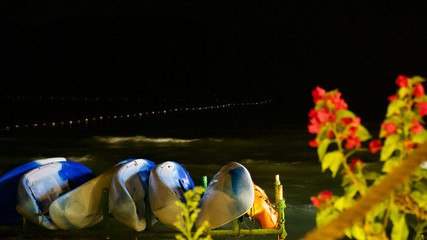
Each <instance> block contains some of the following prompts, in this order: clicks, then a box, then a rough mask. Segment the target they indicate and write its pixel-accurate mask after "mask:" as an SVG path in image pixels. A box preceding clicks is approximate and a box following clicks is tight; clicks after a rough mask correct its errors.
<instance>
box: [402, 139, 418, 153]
mask: <svg viewBox="0 0 427 240" xmlns="http://www.w3.org/2000/svg"><path fill="white" fill-rule="evenodd" d="M404 144H405V146H406V151H408V152H409V151H411V149H412V148H414V147H416V146H418V145H419V144H418V143H414V142H412V139H410V138H407V139H405V142H404Z"/></svg>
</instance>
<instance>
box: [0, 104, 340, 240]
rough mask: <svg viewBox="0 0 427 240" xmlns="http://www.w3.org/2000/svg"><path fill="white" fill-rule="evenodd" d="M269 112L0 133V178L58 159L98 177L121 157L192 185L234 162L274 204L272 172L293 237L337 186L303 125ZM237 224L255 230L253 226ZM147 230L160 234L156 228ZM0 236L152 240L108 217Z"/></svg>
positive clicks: (6, 229)
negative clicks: (314, 200)
mask: <svg viewBox="0 0 427 240" xmlns="http://www.w3.org/2000/svg"><path fill="white" fill-rule="evenodd" d="M272 110H274V111H276V109H269V108H265V107H264V108H251V109H245V110H241V111H238V112H236V110H233V111H232V110H221V111H220V110H218V111H212V112H198V113H183V114H182V113H181V114H175V115H173V114H172V115H159V116H153V117H151V118H145V119H136V120H126V119H121V120H105V121H103V122H102V124H100V125H94V126H89V127H85V128H77V129H76V128H74V129H70V128H60V127H56V128H37V129H31V128H29V129H20V130H17V131H9V132H1V133H0V154H1V158H0V173H1V171H5V170H8V169H12V168H13V167H16V166H17V165H19V164H22V163H25V162H28V161H31V160H34V159H40V158H46V157H66V158H67V159H68V160H69V161H75V162H80V163H82V164H84V165H86V166H87V167H89V168H90V169H92V170H93V171H94V172H95V173H96V174H100V173H102V172H103V171H105V170H106V169H108V168H109V167H111V166H112V165H114V164H115V163H117V162H119V161H121V160H124V159H128V158H145V159H149V160H151V161H153V162H155V163H156V164H159V163H161V162H164V161H175V162H178V163H180V164H181V165H183V166H184V167H185V168H186V169H187V170H188V171H189V173H190V175H191V177H192V178H193V180H194V182H195V184H196V185H201V184H202V176H204V175H206V176H208V180H209V179H212V177H213V176H214V175H215V174H216V173H217V171H218V170H219V169H220V168H221V167H222V166H223V165H225V164H227V163H228V162H231V161H236V162H240V163H241V164H243V165H244V166H245V167H246V168H247V169H248V170H249V172H250V173H251V176H252V179H253V181H254V182H255V184H257V185H259V186H260V187H261V188H263V189H264V190H265V192H266V193H267V195H268V196H269V197H270V200H272V199H274V175H275V174H280V177H281V182H282V184H283V186H284V197H285V200H286V204H287V208H286V212H285V214H286V229H287V232H288V238H287V239H291V240H292V239H298V238H299V237H301V236H303V235H304V234H305V233H306V232H307V231H309V230H310V229H312V228H314V227H315V208H314V207H313V206H312V205H311V202H310V196H313V195H317V194H318V193H319V192H321V191H323V190H325V189H328V190H331V191H332V192H334V193H335V192H337V193H339V191H340V188H339V185H340V183H339V181H338V180H336V179H331V178H330V177H329V175H328V174H322V173H321V169H320V164H319V163H318V161H317V156H316V152H315V149H312V148H309V147H308V145H307V141H308V140H309V139H310V138H311V136H310V135H308V134H307V133H306V127H305V124H302V125H297V124H295V125H286V124H283V122H282V121H283V119H281V118H279V117H278V116H276V115H274V114H273V112H272ZM273 202H274V201H273ZM107 215H108V214H107ZM245 224H246V225H248V226H255V227H258V225H257V224H256V223H253V222H247V223H245ZM225 227H228V226H225ZM243 227H244V226H242V228H243ZM153 228H154V229H155V230H167V229H164V226H162V224H160V223H157V224H155V225H154V226H153ZM0 233H1V235H3V236H6V238H7V239H27V238H32V239H49V240H53V239H62V240H64V239H79V240H83V239H107V238H109V239H135V237H137V238H138V239H156V238H155V237H153V236H151V237H142V236H140V235H138V234H136V233H135V232H134V231H132V230H131V229H129V228H127V227H126V226H124V225H123V224H121V223H120V222H118V221H116V220H115V219H114V218H113V217H111V216H109V217H107V218H106V219H105V220H104V221H102V222H101V223H100V224H98V225H96V226H94V227H92V228H89V229H84V230H78V231H49V230H45V229H42V228H41V227H38V226H35V225H33V224H31V223H27V224H25V225H22V223H19V224H16V225H13V226H0ZM265 238H267V239H277V237H275V236H269V237H265ZM265 238H264V237H262V239H265ZM247 239H252V237H247ZM260 239H261V238H260Z"/></svg>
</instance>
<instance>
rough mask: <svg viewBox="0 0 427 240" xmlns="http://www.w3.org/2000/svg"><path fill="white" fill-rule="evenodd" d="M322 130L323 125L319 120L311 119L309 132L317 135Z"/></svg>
mask: <svg viewBox="0 0 427 240" xmlns="http://www.w3.org/2000/svg"><path fill="white" fill-rule="evenodd" d="M321 128H322V123H321V122H319V120H317V118H310V124H309V125H308V132H309V133H311V134H316V133H318V132H320V129H321Z"/></svg>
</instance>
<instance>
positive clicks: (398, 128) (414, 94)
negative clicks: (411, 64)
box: [380, 75, 427, 160]
mask: <svg viewBox="0 0 427 240" xmlns="http://www.w3.org/2000/svg"><path fill="white" fill-rule="evenodd" d="M423 81H424V79H422V78H421V77H413V78H408V77H406V76H404V75H399V76H398V77H397V79H396V81H395V83H396V85H397V86H399V89H398V90H397V93H396V94H393V95H391V96H389V97H388V100H389V101H390V104H389V107H388V109H387V114H386V119H385V120H384V121H383V122H382V123H381V128H380V138H385V139H387V138H389V137H391V136H393V135H398V136H399V138H398V140H399V141H397V142H395V143H394V144H395V145H396V148H397V149H399V146H403V147H402V149H399V150H401V151H406V152H409V151H411V150H412V149H413V148H414V147H416V146H418V145H419V144H420V143H421V142H422V141H420V139H424V137H419V136H417V137H416V135H418V134H421V135H423V134H426V133H425V130H424V126H423V125H422V122H423V120H422V117H423V116H425V115H427V98H426V96H425V90H424V86H423V85H422V84H421V82H423ZM396 139H397V138H396ZM386 157H389V155H387V156H384V157H383V159H382V160H385V159H386Z"/></svg>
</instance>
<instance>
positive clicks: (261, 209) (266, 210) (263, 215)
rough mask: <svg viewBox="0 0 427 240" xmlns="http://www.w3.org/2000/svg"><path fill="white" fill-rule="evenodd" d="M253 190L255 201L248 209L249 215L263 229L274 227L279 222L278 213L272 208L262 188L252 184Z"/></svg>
mask: <svg viewBox="0 0 427 240" xmlns="http://www.w3.org/2000/svg"><path fill="white" fill-rule="evenodd" d="M254 190H255V201H254V205H253V206H252V208H251V209H250V210H249V211H248V215H249V217H251V218H252V219H255V221H257V222H259V223H260V225H261V228H263V229H273V228H276V227H277V225H278V223H279V213H278V212H277V211H276V209H274V207H273V206H272V204H271V203H270V201H269V200H268V196H267V194H266V193H265V192H264V190H263V189H262V188H260V187H259V186H257V185H255V184H254Z"/></svg>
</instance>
